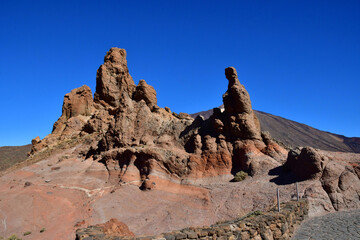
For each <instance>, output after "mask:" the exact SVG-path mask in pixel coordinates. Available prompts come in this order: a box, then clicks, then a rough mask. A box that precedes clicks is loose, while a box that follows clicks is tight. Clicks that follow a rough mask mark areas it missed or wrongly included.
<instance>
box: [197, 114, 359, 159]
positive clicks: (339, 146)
mask: <svg viewBox="0 0 360 240" xmlns="http://www.w3.org/2000/svg"><path fill="white" fill-rule="evenodd" d="M254 112H255V115H256V116H257V117H258V119H259V121H260V125H261V130H262V131H268V132H270V134H271V136H272V137H273V138H275V139H276V140H278V141H280V142H282V143H284V144H285V145H287V146H289V147H304V146H311V147H314V148H319V149H322V150H327V151H335V152H354V153H360V138H359V137H351V138H349V137H345V136H343V135H339V134H334V133H330V132H325V131H321V130H318V129H316V128H313V127H310V126H308V125H306V124H303V123H298V122H295V121H292V120H289V119H286V118H283V117H279V116H275V115H272V114H269V113H265V112H262V111H256V110H254ZM212 113H213V110H212V109H211V110H207V111H202V112H198V113H194V114H190V115H191V116H192V117H193V118H196V117H197V116H198V115H202V116H203V117H204V118H205V119H207V118H209V117H210V116H211V115H212Z"/></svg>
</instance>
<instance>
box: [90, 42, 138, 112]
mask: <svg viewBox="0 0 360 240" xmlns="http://www.w3.org/2000/svg"><path fill="white" fill-rule="evenodd" d="M135 89H136V85H135V83H134V81H133V79H132V77H131V76H130V74H129V69H128V67H127V60H126V51H125V49H120V48H111V49H110V50H109V51H108V52H107V54H106V55H105V58H104V64H102V65H101V66H100V68H99V69H98V71H97V74H96V91H95V94H94V100H95V102H97V103H101V104H103V105H110V106H111V107H119V106H120V105H121V103H122V102H124V101H126V98H131V97H132V95H133V93H134V91H135Z"/></svg>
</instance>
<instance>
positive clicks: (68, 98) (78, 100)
mask: <svg viewBox="0 0 360 240" xmlns="http://www.w3.org/2000/svg"><path fill="white" fill-rule="evenodd" d="M93 111H94V108H93V99H92V93H91V89H90V88H89V87H88V86H86V85H84V86H82V87H79V88H76V89H74V90H72V91H71V92H70V93H68V94H66V95H65V96H64V103H63V107H62V115H61V117H60V118H59V119H58V121H57V122H56V123H55V124H54V127H53V131H52V133H53V134H62V133H63V131H64V130H65V129H66V128H68V132H70V133H73V131H80V130H81V129H82V127H83V126H84V124H85V122H86V120H85V119H84V117H88V116H90V115H91V114H92V112H93Z"/></svg>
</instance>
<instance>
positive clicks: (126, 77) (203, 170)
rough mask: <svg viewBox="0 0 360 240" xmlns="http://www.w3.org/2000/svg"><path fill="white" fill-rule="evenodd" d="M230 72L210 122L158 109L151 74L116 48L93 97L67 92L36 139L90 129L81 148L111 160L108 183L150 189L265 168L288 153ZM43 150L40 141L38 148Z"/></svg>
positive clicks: (55, 138) (48, 139) (52, 141)
mask: <svg viewBox="0 0 360 240" xmlns="http://www.w3.org/2000/svg"><path fill="white" fill-rule="evenodd" d="M225 76H226V78H227V79H228V81H229V84H228V90H227V92H226V93H225V94H224V96H223V101H224V106H225V110H224V111H222V110H220V109H215V110H214V113H213V115H212V116H211V117H210V118H209V119H208V120H204V119H202V118H201V117H198V118H197V119H195V120H194V119H192V118H191V117H190V116H189V115H188V114H186V113H179V114H176V113H172V112H171V111H170V109H169V108H165V109H163V108H159V107H158V106H157V98H156V91H155V89H154V88H153V87H152V86H150V85H148V84H147V83H146V82H145V80H140V81H139V84H138V85H137V86H136V85H135V84H134V81H133V79H132V78H131V76H130V74H129V70H128V67H127V60H126V51H125V50H124V49H119V48H111V49H110V51H109V52H108V53H107V54H106V56H105V59H104V64H102V65H101V66H100V68H99V69H98V71H97V75H96V92H95V95H94V100H93V99H92V97H91V96H92V94H91V90H90V89H89V87H87V86H82V87H81V88H78V89H74V90H73V91H71V92H70V93H69V94H66V95H65V97H64V104H63V112H62V116H61V117H60V118H59V120H58V121H57V122H56V123H55V124H54V130H53V133H52V134H51V135H49V136H47V137H46V138H45V139H43V140H42V141H40V143H36V142H35V144H37V146H40V145H39V144H42V145H41V146H42V148H45V147H47V146H50V145H52V144H57V143H58V142H59V141H62V140H64V139H69V138H74V137H79V136H80V137H81V136H86V135H89V134H90V135H91V136H92V138H91V140H88V141H91V142H89V143H88V144H87V145H86V146H87V148H86V147H84V148H85V149H83V151H82V154H83V155H84V156H86V158H93V159H94V160H96V161H99V162H101V163H103V164H105V166H106V168H107V170H108V172H109V182H111V183H114V184H117V183H119V184H121V183H124V182H132V183H133V184H137V185H138V186H139V187H140V188H141V189H144V190H149V189H152V188H156V187H161V184H163V183H165V182H166V181H172V182H178V183H202V182H208V181H209V179H212V181H214V180H215V181H216V179H218V178H217V177H221V178H222V179H227V180H230V179H231V178H232V175H231V173H233V174H234V173H236V172H237V171H240V170H243V171H247V172H248V173H250V174H251V175H255V174H258V173H265V172H267V171H268V170H269V169H271V168H273V167H275V166H278V165H279V164H280V163H281V162H282V161H283V160H284V159H285V154H286V151H285V149H283V148H282V147H280V146H279V145H278V144H277V143H276V142H275V141H273V140H272V139H271V136H270V135H269V134H266V133H263V134H262V133H261V132H260V125H259V122H258V120H257V118H256V117H255V115H254V113H253V110H252V107H251V101H250V97H249V94H248V92H247V91H246V89H245V88H244V86H243V85H242V84H240V82H239V80H238V76H237V72H236V70H235V68H233V67H230V68H227V69H226V70H225ZM35 146H36V145H35ZM37 151H39V148H36V147H34V151H33V153H36V152H37Z"/></svg>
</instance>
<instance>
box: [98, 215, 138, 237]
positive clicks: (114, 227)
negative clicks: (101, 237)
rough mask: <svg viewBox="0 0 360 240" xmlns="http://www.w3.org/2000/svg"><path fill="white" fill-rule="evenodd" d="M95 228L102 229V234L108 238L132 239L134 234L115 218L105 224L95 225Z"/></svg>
mask: <svg viewBox="0 0 360 240" xmlns="http://www.w3.org/2000/svg"><path fill="white" fill-rule="evenodd" d="M96 226H97V227H100V228H102V229H103V231H104V233H105V234H107V235H109V236H118V237H134V236H135V235H134V233H133V232H131V231H130V230H129V228H128V226H127V225H126V224H125V223H123V222H120V221H119V220H117V219H116V218H112V219H110V220H109V221H107V222H106V223H102V224H97V225H96Z"/></svg>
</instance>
